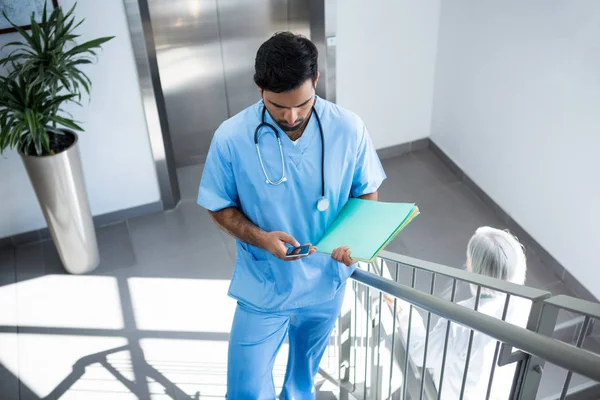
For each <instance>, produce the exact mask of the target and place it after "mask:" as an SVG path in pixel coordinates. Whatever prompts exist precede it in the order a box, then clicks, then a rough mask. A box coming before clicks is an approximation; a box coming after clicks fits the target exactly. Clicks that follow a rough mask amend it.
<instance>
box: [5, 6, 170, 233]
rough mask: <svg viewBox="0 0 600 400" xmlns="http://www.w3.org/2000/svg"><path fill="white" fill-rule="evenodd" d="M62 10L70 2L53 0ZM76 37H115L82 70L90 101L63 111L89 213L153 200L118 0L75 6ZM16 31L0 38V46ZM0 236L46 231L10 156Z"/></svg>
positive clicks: (151, 177) (143, 127)
mask: <svg viewBox="0 0 600 400" xmlns="http://www.w3.org/2000/svg"><path fill="white" fill-rule="evenodd" d="M59 3H60V4H61V5H62V6H63V9H65V11H66V10H67V9H70V8H71V6H72V5H73V4H74V0H61V1H60V2H59ZM76 14H77V17H78V19H81V18H83V17H85V18H86V21H85V22H84V24H83V25H82V26H81V27H80V28H79V33H80V34H82V36H83V37H82V38H81V40H89V39H93V38H96V37H100V36H116V38H115V39H113V40H112V41H110V42H109V43H107V44H105V45H104V50H103V51H102V52H101V53H100V54H99V60H98V63H97V64H95V65H92V66H89V68H87V69H86V72H87V73H88V75H89V77H90V78H91V80H92V82H93V83H94V86H93V88H92V95H91V102H88V101H87V100H84V101H83V102H82V103H83V105H84V107H83V108H79V107H77V106H73V107H69V109H68V110H69V111H70V112H71V113H72V114H73V115H74V117H75V119H76V120H78V121H81V122H82V126H83V128H84V129H85V132H84V133H82V134H80V146H81V147H80V150H81V157H82V161H83V168H84V173H85V179H86V186H87V189H88V194H89V197H90V207H91V210H92V213H93V214H94V215H99V214H105V213H108V212H112V211H116V210H121V209H126V208H130V207H135V206H139V205H143V204H148V203H153V202H157V201H159V200H160V194H159V189H158V183H157V179H156V171H155V169H154V165H153V161H152V155H151V150H150V144H149V139H148V133H147V130H146V121H145V118H144V110H143V107H142V100H141V94H140V89H139V84H138V77H137V72H136V67H135V62H134V58H133V52H132V49H131V41H130V37H129V31H128V27H127V20H126V17H125V10H124V6H123V1H122V0H102V1H91V0H85V1H79V2H78V5H77V9H76ZM17 38H18V36H16V35H15V34H8V35H1V36H0V46H2V45H4V44H5V43H7V42H9V41H14V40H15V39H17ZM0 188H1V189H0V238H1V237H6V236H10V235H14V234H18V233H22V232H27V231H31V230H34V229H39V228H43V227H45V226H46V224H45V221H44V218H43V215H42V213H41V211H40V209H39V205H38V203H37V199H36V197H35V195H34V193H33V189H32V187H31V184H30V183H29V180H28V178H27V174H26V172H25V169H24V167H23V165H22V163H21V160H20V158H19V156H18V155H17V154H16V152H7V153H5V154H4V156H3V157H0Z"/></svg>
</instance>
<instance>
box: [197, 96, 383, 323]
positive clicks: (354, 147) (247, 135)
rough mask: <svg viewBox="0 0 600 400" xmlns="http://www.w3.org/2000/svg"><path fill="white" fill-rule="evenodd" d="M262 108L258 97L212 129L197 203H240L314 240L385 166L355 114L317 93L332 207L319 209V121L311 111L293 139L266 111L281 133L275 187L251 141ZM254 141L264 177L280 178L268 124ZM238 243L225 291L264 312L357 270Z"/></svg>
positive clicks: (374, 185)
mask: <svg viewBox="0 0 600 400" xmlns="http://www.w3.org/2000/svg"><path fill="white" fill-rule="evenodd" d="M263 107H264V105H263V102H262V101H259V102H258V103H256V104H254V105H252V106H250V107H248V108H247V109H245V110H243V111H242V112H240V113H239V114H237V115H235V116H234V117H232V118H230V119H228V120H227V121H225V122H223V124H222V125H221V126H220V127H219V128H218V129H217V131H216V133H215V135H214V137H213V139H212V142H211V145H210V149H209V151H208V156H207V159H206V164H205V166H204V172H203V174H202V179H201V182H200V189H199V193H198V204H200V205H201V206H202V207H204V208H206V209H208V210H211V211H218V210H221V209H224V208H228V207H237V208H239V209H240V210H241V211H242V212H243V213H244V214H245V215H246V216H247V217H248V219H249V220H250V221H252V222H253V223H254V224H256V225H257V226H258V227H260V228H261V229H263V230H265V231H267V232H270V231H282V232H286V233H288V234H290V235H292V236H293V237H294V238H295V239H296V240H298V242H300V243H301V244H304V243H312V244H315V243H317V242H318V241H319V239H321V237H322V236H323V235H324V234H325V231H326V230H327V228H328V227H329V226H330V225H331V224H332V223H333V221H334V220H335V218H336V216H337V215H338V213H339V212H340V211H341V209H342V207H344V205H345V204H346V202H347V201H348V199H349V198H350V197H359V196H362V195H364V194H369V193H373V192H375V191H377V190H378V188H379V186H380V185H381V183H382V182H383V180H384V179H385V178H386V176H385V173H384V171H383V167H382V166H381V162H380V160H379V158H378V156H377V153H376V151H375V148H374V147H373V144H372V142H371V138H370V136H369V134H368V132H367V129H366V128H365V125H364V124H363V122H362V121H361V120H360V118H359V117H357V116H356V115H355V114H353V113H351V112H349V111H347V110H344V109H343V108H341V107H339V106H337V105H335V104H333V103H331V102H328V101H326V100H323V99H321V98H319V97H317V100H316V103H315V106H314V108H315V111H316V112H317V113H318V114H319V117H320V118H321V123H322V125H323V136H324V139H325V197H326V198H327V199H328V200H329V202H330V206H329V209H328V210H327V211H325V212H320V211H318V210H317V201H318V200H319V199H320V198H321V138H320V134H319V126H318V123H317V120H316V118H315V117H314V115H312V116H311V118H310V120H309V122H308V125H307V127H306V129H305V131H304V133H303V134H302V136H301V137H300V139H298V141H297V142H296V143H294V142H292V141H291V140H290V139H289V137H288V136H287V135H286V134H285V133H284V132H283V131H282V130H280V129H279V127H278V126H277V124H276V123H274V122H273V120H272V119H271V116H270V115H269V113H268V112H267V113H266V115H265V121H266V122H269V123H270V124H272V125H273V126H275V127H276V128H277V129H278V130H279V136H280V138H281V142H282V146H283V153H284V161H285V170H286V176H287V181H286V182H284V183H282V184H280V185H277V186H274V185H270V184H267V182H266V178H265V176H264V173H263V171H262V168H261V166H260V163H259V159H258V155H257V152H256V147H255V144H254V130H255V129H256V127H257V126H258V124H260V122H261V114H262V109H263ZM259 146H260V151H261V155H262V159H263V163H264V166H265V169H266V171H267V174H268V175H269V178H270V179H271V180H272V181H277V180H279V179H280V178H281V156H280V153H279V146H278V144H277V139H276V137H275V134H274V133H273V132H272V131H271V130H270V129H269V128H266V127H265V128H262V129H261V130H260V132H259ZM356 234H357V235H361V234H362V233H361V232H356ZM236 247H237V257H236V263H235V269H234V272H233V277H232V280H231V285H230V287H229V295H230V296H231V297H233V298H235V299H237V300H238V301H241V302H243V303H245V304H247V305H249V306H252V307H254V308H256V309H259V310H264V311H280V310H290V309H295V308H300V307H306V306H310V305H314V304H318V303H323V302H326V301H329V300H331V299H333V297H334V296H335V294H336V292H337V290H338V289H339V288H340V287H341V285H342V284H343V283H344V282H345V281H346V279H347V278H348V277H349V276H350V275H351V274H352V272H353V271H354V269H355V268H356V267H355V266H353V267H346V266H345V265H344V264H341V263H338V262H337V261H335V260H333V259H332V258H331V256H330V255H326V254H321V253H315V254H313V255H311V256H309V257H305V258H302V259H300V260H295V261H287V262H286V261H283V260H279V259H277V258H276V257H274V256H273V255H271V254H270V253H269V252H267V251H265V250H262V249H260V248H257V247H255V246H251V245H249V244H247V243H244V242H241V241H239V240H238V241H237V242H236ZM350 250H352V249H350Z"/></svg>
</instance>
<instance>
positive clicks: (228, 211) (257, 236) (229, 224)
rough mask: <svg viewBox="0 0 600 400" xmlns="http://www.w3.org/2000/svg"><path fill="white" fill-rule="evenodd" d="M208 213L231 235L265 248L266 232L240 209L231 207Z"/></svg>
mask: <svg viewBox="0 0 600 400" xmlns="http://www.w3.org/2000/svg"><path fill="white" fill-rule="evenodd" d="M208 213H209V215H210V216H211V218H212V219H213V221H215V223H216V224H217V225H219V227H220V228H221V229H222V230H224V231H225V232H227V233H228V234H230V235H231V236H233V237H235V238H237V239H239V240H241V241H242V242H245V243H248V244H250V245H252V246H256V247H260V248H263V246H264V245H263V243H264V240H263V239H264V237H265V235H266V232H265V231H263V230H262V229H260V228H259V227H258V226H256V225H254V224H253V223H252V222H251V221H250V220H249V219H248V217H246V216H245V215H244V213H243V212H241V211H240V210H239V209H237V208H235V207H230V208H225V209H223V210H220V211H216V212H213V211H209V212H208Z"/></svg>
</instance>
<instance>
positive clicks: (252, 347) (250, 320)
mask: <svg viewBox="0 0 600 400" xmlns="http://www.w3.org/2000/svg"><path fill="white" fill-rule="evenodd" d="M344 292H345V285H342V287H341V288H340V289H339V290H338V292H337V294H336V296H335V297H334V299H333V300H331V301H328V302H326V303H323V304H318V305H315V306H310V307H305V308H299V309H295V310H289V311H281V312H274V313H267V312H261V311H257V310H255V309H253V308H251V307H249V306H246V305H244V304H243V303H240V302H238V305H237V309H236V311H235V316H234V318H233V326H232V328H231V336H230V338H229V354H228V361H227V398H228V399H231V400H242V399H243V400H246V399H248V400H250V399H252V400H258V399H261V400H262V399H265V400H267V399H268V400H273V399H275V398H276V394H275V385H274V383H273V364H274V363H275V357H276V355H277V352H278V351H279V349H280V348H281V345H282V344H283V342H284V340H285V337H286V335H289V358H288V364H287V370H286V374H285V380H284V384H283V390H282V392H281V397H280V398H281V399H285V400H291V399H294V400H304V399H314V398H315V389H314V379H315V376H316V375H317V371H318V369H319V363H320V362H321V358H322V357H323V353H324V352H325V349H326V348H327V345H328V344H329V338H330V335H331V331H332V330H333V327H334V325H335V322H336V319H337V316H338V315H339V313H340V309H341V307H342V301H343V299H344Z"/></svg>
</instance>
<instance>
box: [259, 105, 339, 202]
mask: <svg viewBox="0 0 600 400" xmlns="http://www.w3.org/2000/svg"><path fill="white" fill-rule="evenodd" d="M266 112H267V107H265V106H263V110H262V118H261V123H260V124H258V126H257V127H256V129H255V130H254V144H255V146H256V154H258V161H259V162H260V167H261V168H262V171H263V174H264V175H265V179H266V183H267V184H268V185H274V186H277V185H280V184H282V183H283V182H287V177H286V176H285V160H284V158H283V146H282V145H281V138H280V137H279V132H278V131H277V128H275V127H274V126H273V125H271V124H269V123H268V122H265V114H266ZM312 112H313V113H314V114H315V117H316V118H317V124H318V125H319V133H320V135H321V198H320V199H319V201H317V210H319V211H321V212H324V211H327V210H328V209H329V200H327V199H326V198H325V137H324V135H323V126H322V125H321V119H320V118H319V114H317V111H316V110H315V108H314V106H313V108H312ZM262 127H267V128H269V129H271V130H272V131H273V133H275V137H276V138H277V144H278V146H279V154H280V155H281V178H279V180H277V181H272V180H271V179H269V175H267V170H266V169H265V165H264V163H263V160H262V156H261V154H260V146H259V145H258V133H259V131H260V129H261V128H262Z"/></svg>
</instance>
